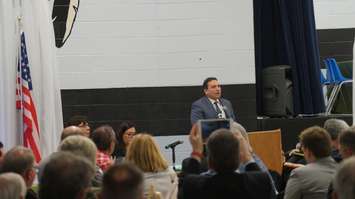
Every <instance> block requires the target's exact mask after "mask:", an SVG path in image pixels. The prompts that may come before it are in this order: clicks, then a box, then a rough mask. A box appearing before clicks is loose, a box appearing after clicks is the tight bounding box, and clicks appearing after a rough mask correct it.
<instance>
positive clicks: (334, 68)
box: [327, 58, 349, 84]
mask: <svg viewBox="0 0 355 199" xmlns="http://www.w3.org/2000/svg"><path fill="white" fill-rule="evenodd" d="M327 60H328V61H327V62H328V64H329V69H330V72H331V74H332V76H333V78H334V82H335V83H336V84H340V83H341V82H343V81H347V80H349V79H348V78H345V77H344V75H343V74H342V73H341V71H340V69H339V66H338V64H337V62H336V60H335V59H334V58H327Z"/></svg>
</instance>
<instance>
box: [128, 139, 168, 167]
mask: <svg viewBox="0 0 355 199" xmlns="http://www.w3.org/2000/svg"><path fill="white" fill-rule="evenodd" d="M126 160H128V161H129V162H132V163H133V164H135V165H137V167H139V168H140V169H141V170H142V171H143V172H159V171H164V170H166V169H167V168H168V163H167V161H166V160H165V158H164V157H163V155H162V154H161V152H160V149H159V147H158V145H157V144H156V142H155V141H154V139H153V137H152V136H151V135H149V134H146V133H141V134H138V135H135V136H134V137H133V139H132V141H131V143H130V144H129V145H128V149H127V154H126Z"/></svg>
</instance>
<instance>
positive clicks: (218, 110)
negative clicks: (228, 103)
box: [213, 101, 223, 118]
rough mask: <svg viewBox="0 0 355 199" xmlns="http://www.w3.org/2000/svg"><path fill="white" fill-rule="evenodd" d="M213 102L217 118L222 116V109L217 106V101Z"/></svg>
mask: <svg viewBox="0 0 355 199" xmlns="http://www.w3.org/2000/svg"><path fill="white" fill-rule="evenodd" d="M213 104H214V106H215V108H216V112H217V116H218V118H222V117H223V116H222V110H221V109H220V108H219V106H218V102H217V101H216V102H214V103H213Z"/></svg>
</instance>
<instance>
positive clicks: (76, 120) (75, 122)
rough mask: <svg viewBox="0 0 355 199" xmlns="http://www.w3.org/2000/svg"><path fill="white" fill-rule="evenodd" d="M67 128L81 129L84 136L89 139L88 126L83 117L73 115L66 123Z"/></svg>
mask: <svg viewBox="0 0 355 199" xmlns="http://www.w3.org/2000/svg"><path fill="white" fill-rule="evenodd" d="M67 126H77V127H79V128H81V129H83V132H84V135H85V136H86V137H90V126H89V122H88V118H87V117H86V116H83V115H74V116H73V117H71V118H70V119H69V121H68V122H67Z"/></svg>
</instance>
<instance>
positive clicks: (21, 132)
mask: <svg viewBox="0 0 355 199" xmlns="http://www.w3.org/2000/svg"><path fill="white" fill-rule="evenodd" d="M18 3H19V6H18V8H19V9H18V10H20V11H19V13H18V16H17V22H18V26H17V35H16V36H17V67H18V70H16V71H17V75H16V85H18V92H19V98H20V110H19V112H18V118H19V120H18V121H19V123H20V124H19V125H18V126H19V138H20V143H22V144H23V145H25V139H24V123H23V115H24V110H23V92H22V81H23V80H22V78H21V74H22V67H21V60H20V59H21V32H22V0H19V1H18ZM18 77H20V78H18ZM17 81H20V82H17Z"/></svg>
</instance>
